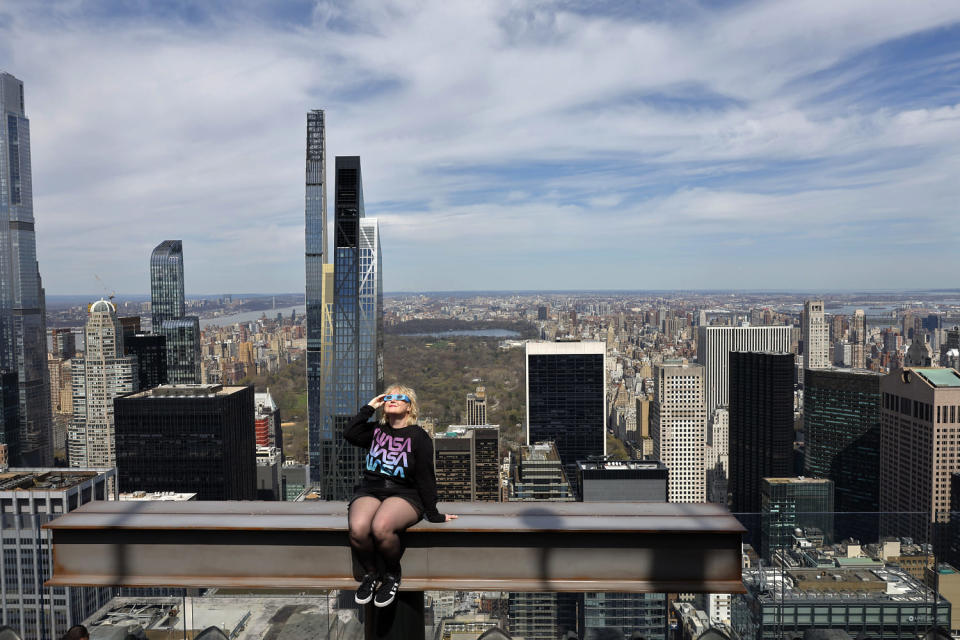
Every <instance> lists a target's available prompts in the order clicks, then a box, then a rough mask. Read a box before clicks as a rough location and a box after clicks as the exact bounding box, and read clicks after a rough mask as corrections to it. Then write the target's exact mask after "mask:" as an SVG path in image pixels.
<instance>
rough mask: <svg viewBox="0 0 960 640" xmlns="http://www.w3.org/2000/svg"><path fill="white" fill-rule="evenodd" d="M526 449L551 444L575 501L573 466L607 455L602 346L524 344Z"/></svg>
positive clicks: (599, 344)
mask: <svg viewBox="0 0 960 640" xmlns="http://www.w3.org/2000/svg"><path fill="white" fill-rule="evenodd" d="M526 349H527V353H526V356H527V444H528V445H531V444H534V443H537V442H544V441H548V440H549V441H553V442H555V443H556V444H557V453H558V454H559V455H560V461H561V462H562V463H563V468H564V472H565V473H566V475H567V480H568V481H569V482H570V484H571V486H573V487H574V490H575V491H576V492H577V493H578V495H579V488H578V486H577V461H578V460H586V459H587V458H589V457H590V456H600V455H604V454H606V452H607V442H606V433H607V412H606V410H605V397H606V393H605V376H604V368H603V361H604V357H605V355H606V348H605V346H604V344H603V343H602V342H528V343H527V347H526Z"/></svg>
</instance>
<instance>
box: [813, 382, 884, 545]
mask: <svg viewBox="0 0 960 640" xmlns="http://www.w3.org/2000/svg"><path fill="white" fill-rule="evenodd" d="M881 377H882V376H881V374H879V373H875V372H872V371H864V370H862V369H856V370H852V369H819V370H816V371H814V370H811V371H804V374H803V380H804V391H803V405H804V406H803V430H804V437H805V455H804V464H805V467H804V471H805V473H806V475H808V476H812V477H814V478H829V479H831V480H833V482H834V491H835V496H836V498H835V499H836V510H837V511H838V512H844V513H854V514H855V515H852V516H848V517H844V516H839V517H838V520H837V537H838V538H845V537H848V536H853V537H856V538H857V539H860V540H870V539H872V537H876V533H877V523H876V521H875V520H874V519H873V518H871V517H870V516H867V515H865V514H869V513H875V512H877V511H879V510H880V406H881V399H882V398H881V395H880V379H881Z"/></svg>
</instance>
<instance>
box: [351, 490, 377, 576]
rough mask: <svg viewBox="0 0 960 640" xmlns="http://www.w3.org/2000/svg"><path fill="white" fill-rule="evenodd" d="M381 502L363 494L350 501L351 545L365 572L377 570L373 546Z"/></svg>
mask: <svg viewBox="0 0 960 640" xmlns="http://www.w3.org/2000/svg"><path fill="white" fill-rule="evenodd" d="M380 505H381V502H380V501H379V500H377V499H376V498H374V497H372V496H361V497H359V498H357V499H356V500H354V501H353V502H351V503H350V510H349V512H348V514H347V522H348V524H349V526H350V546H351V547H353V550H354V551H356V552H357V560H359V561H360V567H361V568H362V569H363V572H364V573H367V574H370V573H376V572H377V552H376V549H375V548H374V546H373V526H372V525H373V518H374V516H375V515H376V513H377V510H378V509H380Z"/></svg>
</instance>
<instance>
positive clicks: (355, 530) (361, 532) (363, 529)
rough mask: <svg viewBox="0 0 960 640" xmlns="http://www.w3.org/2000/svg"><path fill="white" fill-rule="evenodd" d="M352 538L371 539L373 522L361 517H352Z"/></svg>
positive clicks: (359, 539) (358, 539) (350, 525)
mask: <svg viewBox="0 0 960 640" xmlns="http://www.w3.org/2000/svg"><path fill="white" fill-rule="evenodd" d="M349 529H350V540H352V541H354V542H364V541H366V540H369V539H370V535H371V533H372V531H373V523H372V522H371V521H369V520H363V519H361V518H356V519H352V520H350V522H349Z"/></svg>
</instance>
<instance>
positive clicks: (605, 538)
mask: <svg viewBox="0 0 960 640" xmlns="http://www.w3.org/2000/svg"><path fill="white" fill-rule="evenodd" d="M441 511H444V512H448V513H457V514H459V515H460V518H459V519H458V520H455V521H453V522H449V523H444V524H431V523H428V522H420V523H419V524H417V525H416V526H414V527H412V528H411V529H410V530H409V531H408V532H407V534H406V543H407V551H406V554H405V555H404V560H403V567H404V576H403V586H404V589H412V590H418V591H419V590H425V589H431V590H433V589H438V590H461V591H501V590H505V591H616V592H635V593H646V592H658V593H659V592H715V593H738V592H743V590H744V588H743V583H742V581H741V574H740V567H741V564H740V555H741V554H740V539H741V534H742V532H743V531H744V529H743V527H742V526H741V525H740V523H739V522H737V520H736V519H735V518H734V517H732V516H731V515H730V514H729V512H727V511H726V510H725V509H723V508H721V507H718V506H715V505H707V504H664V503H557V504H544V503H536V504H531V503H515V502H513V503H456V504H446V505H442V506H441ZM346 514H347V511H346V504H345V503H342V502H315V503H307V502H301V503H290V502H154V503H130V502H113V501H111V502H92V503H89V504H87V505H85V506H83V507H81V508H80V509H78V510H76V511H73V512H71V513H69V514H67V515H65V516H63V517H61V518H58V519H57V520H54V521H53V522H51V523H49V524H47V525H45V527H46V528H47V529H50V530H51V532H52V535H53V559H54V570H53V578H52V579H51V580H49V581H48V582H47V584H48V585H54V586H60V585H85V586H93V585H121V586H131V587H133V586H137V587H152V586H173V587H214V586H219V587H244V588H293V589H303V588H321V589H352V588H354V587H355V586H356V581H355V578H356V574H355V571H356V567H355V565H354V563H353V560H352V557H351V552H350V547H349V544H348V541H347V532H346V521H347V517H346Z"/></svg>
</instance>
